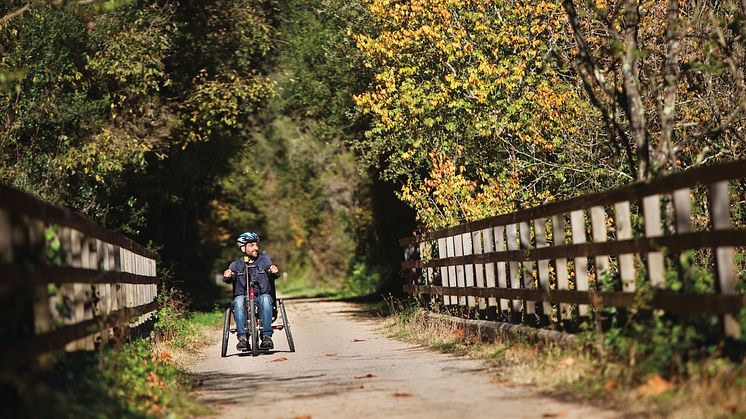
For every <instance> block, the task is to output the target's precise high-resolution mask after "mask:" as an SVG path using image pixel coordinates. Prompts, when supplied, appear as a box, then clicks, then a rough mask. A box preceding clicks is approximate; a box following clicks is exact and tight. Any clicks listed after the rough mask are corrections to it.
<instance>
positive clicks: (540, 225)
mask: <svg viewBox="0 0 746 419" xmlns="http://www.w3.org/2000/svg"><path fill="white" fill-rule="evenodd" d="M534 237H535V238H536V248H537V249H543V248H545V247H548V246H549V244H548V243H547V226H546V220H545V219H544V218H537V219H536V220H534ZM538 265H539V272H538V275H539V286H540V287H541V289H543V290H544V291H549V260H548V259H544V260H539V261H538ZM542 311H543V312H544V315H545V316H547V317H548V318H549V321H550V322H551V321H552V304H551V303H550V302H548V301H545V302H544V303H543V304H542Z"/></svg>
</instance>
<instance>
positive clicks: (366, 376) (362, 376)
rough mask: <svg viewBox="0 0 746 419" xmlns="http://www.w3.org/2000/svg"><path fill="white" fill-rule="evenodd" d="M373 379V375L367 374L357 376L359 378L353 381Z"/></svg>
mask: <svg viewBox="0 0 746 419" xmlns="http://www.w3.org/2000/svg"><path fill="white" fill-rule="evenodd" d="M373 377H375V375H373V374H371V373H367V374H365V375H361V376H359V377H355V379H356V380H359V379H361V378H373Z"/></svg>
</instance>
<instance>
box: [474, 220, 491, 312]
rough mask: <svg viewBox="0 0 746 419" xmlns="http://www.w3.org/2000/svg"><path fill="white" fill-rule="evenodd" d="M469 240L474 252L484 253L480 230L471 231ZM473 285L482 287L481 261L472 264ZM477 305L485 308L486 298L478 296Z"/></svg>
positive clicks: (482, 272)
mask: <svg viewBox="0 0 746 419" xmlns="http://www.w3.org/2000/svg"><path fill="white" fill-rule="evenodd" d="M471 242H472V247H473V249H474V252H473V253H474V254H477V255H481V254H482V253H484V243H483V242H482V231H481V230H479V231H473V232H472V233H471ZM474 281H475V282H474V286H476V287H484V286H485V284H484V264H483V263H475V264H474ZM477 307H478V308H479V309H480V310H486V309H487V300H485V299H484V298H479V299H478V300H477Z"/></svg>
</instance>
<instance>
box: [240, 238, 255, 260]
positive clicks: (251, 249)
mask: <svg viewBox="0 0 746 419" xmlns="http://www.w3.org/2000/svg"><path fill="white" fill-rule="evenodd" d="M241 250H242V251H243V252H244V253H245V254H247V255H249V256H251V257H252V258H256V257H257V256H258V255H259V243H256V242H254V243H246V244H245V245H243V246H241Z"/></svg>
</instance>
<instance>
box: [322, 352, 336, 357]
mask: <svg viewBox="0 0 746 419" xmlns="http://www.w3.org/2000/svg"><path fill="white" fill-rule="evenodd" d="M324 355H326V356H336V355H337V353H336V352H327V353H325V354H324Z"/></svg>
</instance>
